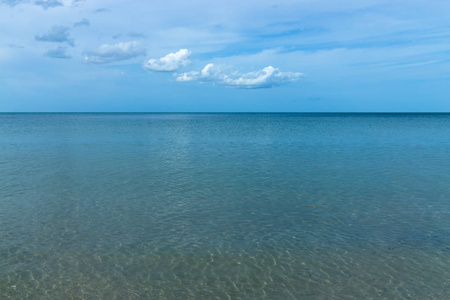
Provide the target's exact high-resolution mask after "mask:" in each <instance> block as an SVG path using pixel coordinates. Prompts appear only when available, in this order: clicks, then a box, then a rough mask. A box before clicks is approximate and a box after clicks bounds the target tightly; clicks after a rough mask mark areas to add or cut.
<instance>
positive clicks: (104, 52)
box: [84, 41, 145, 64]
mask: <svg viewBox="0 0 450 300" xmlns="http://www.w3.org/2000/svg"><path fill="white" fill-rule="evenodd" d="M141 55H145V50H144V49H142V48H141V47H140V45H139V43H138V42H135V41H133V42H125V43H118V44H114V45H108V44H104V45H101V46H100V48H99V49H98V50H97V51H91V52H85V53H84V62H85V63H87V64H106V63H110V62H115V61H120V60H126V59H130V58H135V57H138V56H141Z"/></svg>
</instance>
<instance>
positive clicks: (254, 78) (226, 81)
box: [176, 64, 304, 89]
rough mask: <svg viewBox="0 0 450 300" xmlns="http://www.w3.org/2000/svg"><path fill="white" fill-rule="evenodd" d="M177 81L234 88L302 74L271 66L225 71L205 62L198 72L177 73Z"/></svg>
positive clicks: (261, 85)
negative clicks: (253, 69) (251, 69)
mask: <svg viewBox="0 0 450 300" xmlns="http://www.w3.org/2000/svg"><path fill="white" fill-rule="evenodd" d="M176 76H177V79H176V80H177V81H194V80H197V81H199V82H211V83H213V84H220V85H225V86H228V87H236V88H247V89H255V88H269V87H274V86H278V85H282V84H286V83H290V82H295V81H298V80H300V79H301V78H302V77H303V76H304V75H303V74H302V73H298V72H281V71H280V70H279V69H278V68H274V67H272V66H268V67H265V68H264V69H262V70H259V71H256V72H249V73H240V72H237V71H231V72H227V70H226V69H224V68H223V67H218V66H215V65H214V64H207V65H206V66H205V67H204V68H203V69H202V70H201V71H200V72H197V71H193V72H188V73H182V74H177V75H176Z"/></svg>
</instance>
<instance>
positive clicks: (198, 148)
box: [0, 113, 450, 300]
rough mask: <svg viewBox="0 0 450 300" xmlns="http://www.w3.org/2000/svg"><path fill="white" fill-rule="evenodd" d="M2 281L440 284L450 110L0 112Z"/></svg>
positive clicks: (295, 291)
mask: <svg viewBox="0 0 450 300" xmlns="http://www.w3.org/2000/svg"><path fill="white" fill-rule="evenodd" d="M0 299H108V300H109V299H282V300H285V299H450V114H446V113H442V114H434V113H405V114H396V113H395V114H394V113H386V114H384V113H366V114H359V113H355V114H354V113H342V114H341V113H336V114H334V113H327V114H322V113H311V114H309V113H293V114H291V113H273V114H272V113H269V114H265V113H255V114H253V113H249V114H247V113H224V114H221V113H213V114H210V113H198V114H197V113H174V114H165V113H149V114H145V113H136V114H135V113H129V114H121V113H114V114H108V113H100V114H97V113H87V114H75V113H74V114H72V113H62V114H57V113H52V114H45V113H39V114H32V113H27V114H21V113H17V114H8V113H3V114H0Z"/></svg>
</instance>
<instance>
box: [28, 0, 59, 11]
mask: <svg viewBox="0 0 450 300" xmlns="http://www.w3.org/2000/svg"><path fill="white" fill-rule="evenodd" d="M34 4H36V5H39V6H41V7H42V8H43V9H48V8H51V7H58V6H63V4H62V2H61V1H58V0H37V1H34Z"/></svg>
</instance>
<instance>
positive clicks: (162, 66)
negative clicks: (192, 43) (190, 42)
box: [143, 49, 191, 72]
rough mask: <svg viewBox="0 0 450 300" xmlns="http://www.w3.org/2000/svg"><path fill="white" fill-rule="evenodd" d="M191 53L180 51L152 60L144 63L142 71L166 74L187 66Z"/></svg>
mask: <svg viewBox="0 0 450 300" xmlns="http://www.w3.org/2000/svg"><path fill="white" fill-rule="evenodd" d="M190 55H191V51H189V50H188V49H180V50H179V51H178V52H175V53H169V54H167V55H166V56H164V57H161V58H158V59H155V58H152V59H150V60H149V61H147V62H146V63H144V65H143V67H144V69H147V70H150V71H159V72H168V71H175V70H177V69H179V68H181V67H185V66H187V65H188V64H189V63H190V61H189V56H190Z"/></svg>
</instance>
